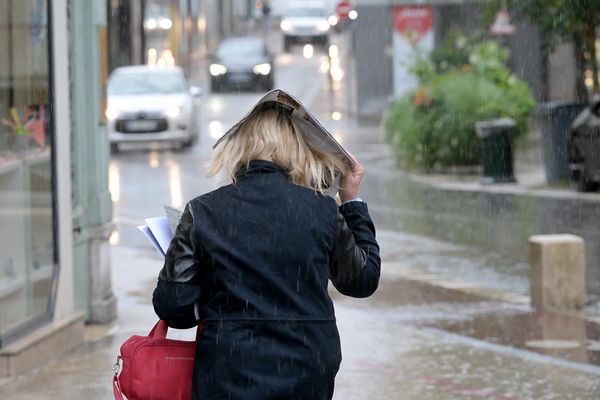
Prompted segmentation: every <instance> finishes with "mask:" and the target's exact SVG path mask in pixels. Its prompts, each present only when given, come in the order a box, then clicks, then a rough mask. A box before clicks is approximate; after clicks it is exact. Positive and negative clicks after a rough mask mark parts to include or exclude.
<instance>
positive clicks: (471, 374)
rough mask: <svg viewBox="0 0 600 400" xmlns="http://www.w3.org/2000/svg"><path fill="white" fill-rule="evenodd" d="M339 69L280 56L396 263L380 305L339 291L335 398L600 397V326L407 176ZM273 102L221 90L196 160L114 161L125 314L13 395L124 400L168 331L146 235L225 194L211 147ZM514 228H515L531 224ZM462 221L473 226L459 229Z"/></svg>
mask: <svg viewBox="0 0 600 400" xmlns="http://www.w3.org/2000/svg"><path fill="white" fill-rule="evenodd" d="M341 44H342V42H340V45H341ZM340 53H341V54H340V57H341V60H342V61H343V60H344V57H345V54H344V52H343V51H341V52H340ZM325 62H327V63H329V62H330V60H329V58H328V57H327V56H325V55H324V54H323V53H322V52H316V53H315V56H313V58H310V59H307V58H304V57H303V56H302V49H300V48H297V49H295V50H294V51H293V52H292V53H291V54H287V55H280V56H279V57H278V59H277V67H278V74H277V82H278V83H279V84H282V86H284V87H285V88H286V89H289V90H290V91H291V92H292V93H294V94H297V95H298V97H300V98H301V99H302V100H303V101H305V102H306V104H308V105H309V108H310V109H311V110H313V111H315V113H316V114H317V116H318V117H319V118H320V119H321V120H322V121H323V122H324V123H325V124H326V126H328V127H329V128H330V129H331V131H332V132H333V133H334V134H335V135H336V137H337V138H338V139H339V140H340V141H341V142H342V143H343V144H344V145H345V146H347V147H348V149H349V150H350V151H352V152H354V153H355V154H356V155H357V156H358V157H359V158H360V159H361V161H362V162H363V164H364V165H365V168H366V171H367V175H366V177H365V181H364V185H363V190H362V193H361V197H363V198H364V199H365V200H366V201H367V202H368V204H369V208H370V210H371V212H372V215H373V218H374V220H375V223H376V226H377V228H378V240H379V242H380V246H381V249H382V259H383V264H382V269H383V271H382V280H381V285H380V288H379V290H378V291H377V293H376V294H375V295H374V296H372V297H371V298H369V299H351V298H348V297H344V296H342V295H339V294H338V293H336V292H335V291H334V290H332V292H331V294H332V297H333V298H334V301H335V306H336V314H337V318H338V326H339V329H340V336H341V339H342V351H343V362H342V365H341V369H340V372H339V374H338V378H337V381H336V391H335V399H336V400H342V399H343V400H358V399H361V400H362V399H503V400H508V399H511V400H513V399H536V400H537V399H598V398H600V325H599V322H594V321H592V320H591V319H585V318H582V316H581V315H555V314H550V313H543V314H542V313H537V312H534V311H533V310H531V309H530V307H529V299H528V282H527V278H526V276H527V265H526V264H525V263H523V262H522V261H521V260H520V258H519V257H518V256H515V257H508V256H506V254H505V253H504V252H501V251H495V250H494V245H493V244H494V243H495V242H499V241H507V242H509V241H511V240H513V239H511V237H510V236H511V233H512V232H511V230H510V227H509V226H506V227H504V228H500V227H498V228H497V230H496V231H492V230H484V231H477V230H476V229H477V228H474V227H473V225H474V223H473V222H472V221H471V217H470V216H466V215H470V214H469V210H470V208H471V205H469V203H463V205H462V206H460V200H458V199H452V198H451V197H450V196H443V195H440V194H439V192H436V193H433V194H431V197H429V196H428V194H427V193H428V192H427V190H426V187H425V188H424V187H423V186H420V185H418V184H415V183H414V182H413V181H411V180H410V179H407V177H406V176H405V175H404V174H402V173H400V172H399V171H398V170H397V169H396V168H395V166H394V157H393V155H392V154H391V151H390V149H389V148H388V146H387V145H385V144H384V142H383V140H382V135H381V132H380V131H379V129H378V127H377V126H372V125H363V124H361V123H359V122H358V121H356V120H354V119H353V110H352V109H351V107H350V104H351V102H348V101H347V98H348V97H347V93H348V92H347V86H345V85H344V84H345V81H344V80H342V81H341V82H338V85H337V87H334V86H335V85H334V84H335V82H333V81H332V80H330V79H329V78H327V74H326V72H327V71H326V70H325V73H322V72H320V71H321V70H322V69H323V68H324V67H323V65H324V63H325ZM342 65H344V64H343V63H342ZM346 71H348V70H346ZM196 79H198V80H199V81H200V82H202V81H203V80H205V79H206V77H202V76H198V77H196ZM283 83H285V85H283ZM259 96H260V94H259V93H244V94H237V93H223V94H218V95H208V94H207V95H206V96H205V98H204V104H205V107H204V109H203V112H202V114H201V116H200V118H201V122H202V127H203V128H204V129H203V131H202V133H203V137H202V140H201V141H200V143H199V144H197V145H196V146H195V147H194V148H192V149H190V150H189V151H183V152H175V151H171V150H168V149H159V148H154V149H150V150H148V149H144V150H133V151H127V152H123V153H120V154H117V155H115V156H113V158H112V160H111V165H110V175H111V179H110V180H111V193H112V195H113V200H114V216H115V222H116V224H117V230H116V231H115V233H114V234H113V236H112V237H111V243H112V244H113V246H112V248H111V252H112V264H111V265H112V273H113V281H114V291H115V295H116V296H117V299H118V315H119V317H118V319H117V320H116V321H114V323H112V324H107V325H102V326H88V327H87V328H86V341H85V343H84V344H83V345H82V346H80V347H79V348H78V349H76V350H75V351H73V352H71V353H69V354H66V355H64V356H62V357H60V358H59V359H57V360H55V361H54V362H52V363H51V364H49V365H46V366H42V367H40V369H39V370H37V371H34V372H33V373H31V374H28V375H25V376H21V377H19V378H18V379H15V380H13V381H11V382H8V383H6V384H4V385H2V386H0V398H1V399H3V400H17V399H18V400H29V399H36V400H39V399H55V398H69V399H70V398H73V399H75V398H86V399H88V400H96V399H98V400H99V399H108V398H112V388H111V379H112V365H113V363H114V361H115V358H116V355H117V354H118V349H119V346H120V344H121V343H122V342H123V341H124V340H126V339H127V337H129V336H130V335H133V334H145V333H147V332H148V331H149V330H150V328H151V327H152V326H153V324H154V323H155V322H156V316H155V314H154V312H153V310H152V306H151V301H150V299H151V293H152V290H153V288H154V285H155V283H156V277H157V274H158V271H159V270H160V268H161V266H162V260H161V259H160V257H159V256H158V255H156V254H155V252H154V250H153V249H152V247H151V246H150V245H149V244H148V243H147V242H146V240H145V239H144V238H143V237H142V236H141V234H140V233H139V232H138V231H137V229H136V226H137V225H139V224H140V223H141V221H142V220H143V219H144V218H146V217H150V216H155V215H160V214H161V213H162V205H163V204H169V205H172V206H175V207H182V206H183V205H184V203H185V202H186V201H187V199H190V198H192V197H194V196H197V195H199V194H202V193H204V192H207V191H209V190H211V189H213V188H215V187H217V186H218V185H219V180H218V179H206V178H203V176H204V172H205V165H204V162H205V161H206V160H207V159H208V157H209V155H210V152H211V146H212V144H213V143H214V142H215V140H216V139H217V138H218V137H219V135H220V134H222V133H223V132H224V129H227V128H228V127H229V126H231V125H232V124H233V123H234V122H236V121H237V119H238V118H239V117H240V116H241V115H243V114H244V113H245V112H246V111H247V110H248V109H249V108H250V106H251V105H252V104H253V103H254V102H255V101H256V100H257V99H258V97H259ZM415 191H420V193H419V195H415ZM448 204H451V205H452V207H453V210H452V212H448V210H446V209H445V207H446V205H448ZM431 210H434V211H437V212H431ZM430 214H431V215H430ZM525 217H527V215H525ZM513 218H514V219H513V221H512V222H511V223H512V224H526V223H527V221H529V220H530V219H527V218H526V219H524V220H521V219H518V218H517V217H513ZM454 225H459V226H461V228H460V229H459V228H456V229H457V230H452V229H449V228H448V226H454ZM470 229H473V232H472V233H471V235H472V237H476V236H478V235H479V236H481V240H482V241H487V242H488V243H489V244H490V245H489V246H478V245H474V244H473V243H472V242H471V241H469V240H460V238H458V240H449V239H451V238H449V236H452V235H451V233H452V232H455V233H454V234H458V233H457V232H469V231H470ZM454 239H457V238H454ZM193 335H194V332H193V330H186V331H172V332H170V337H176V338H186V339H192V338H193Z"/></svg>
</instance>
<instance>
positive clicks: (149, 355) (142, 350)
mask: <svg viewBox="0 0 600 400" xmlns="http://www.w3.org/2000/svg"><path fill="white" fill-rule="evenodd" d="M167 330H168V326H167V323H166V322H165V321H163V320H160V321H158V322H157V323H156V325H154V328H152V330H151V331H150V334H149V335H148V336H138V335H135V336H132V337H130V338H129V339H127V340H126V341H125V342H124V343H123V344H122V345H121V351H120V353H121V354H120V355H119V356H118V357H117V363H116V364H115V376H114V378H113V391H114V394H115V399H116V400H123V395H125V396H126V398H127V399H129V400H149V399H152V400H190V399H191V398H192V371H193V369H194V358H195V353H196V342H195V341H194V342H191V341H184V340H173V339H167ZM201 330H202V327H201V325H200V326H198V330H197V333H196V339H197V338H198V335H199V334H200V331H201ZM119 372H120V373H119Z"/></svg>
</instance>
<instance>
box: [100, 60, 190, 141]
mask: <svg viewBox="0 0 600 400" xmlns="http://www.w3.org/2000/svg"><path fill="white" fill-rule="evenodd" d="M200 94H201V90H200V88H199V87H196V86H189V85H188V83H187V81H186V79H185V76H184V73H183V70H182V69H181V68H179V67H172V68H157V67H149V66H130V67H120V68H117V69H115V70H114V71H113V72H112V73H111V75H110V77H109V79H108V96H107V106H108V107H107V109H106V118H107V121H108V122H107V130H108V138H109V141H110V144H111V150H113V151H118V150H119V145H120V144H123V143H144V142H146V143H148V142H154V141H158V142H168V143H171V144H174V145H177V146H178V147H187V146H191V145H192V144H193V143H194V142H195V141H196V140H198V137H199V123H198V117H197V112H198V108H199V97H200Z"/></svg>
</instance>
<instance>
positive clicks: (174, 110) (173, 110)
mask: <svg viewBox="0 0 600 400" xmlns="http://www.w3.org/2000/svg"><path fill="white" fill-rule="evenodd" d="M165 114H167V117H170V118H175V117H177V116H178V115H179V114H181V107H178V106H170V107H169V108H167V109H166V110H165Z"/></svg>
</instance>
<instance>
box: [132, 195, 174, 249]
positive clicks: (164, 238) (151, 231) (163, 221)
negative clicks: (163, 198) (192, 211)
mask: <svg viewBox="0 0 600 400" xmlns="http://www.w3.org/2000/svg"><path fill="white" fill-rule="evenodd" d="M164 209H165V215H164V216H162V217H154V218H146V219H145V220H144V221H145V222H146V224H144V225H140V226H138V229H139V230H140V231H142V233H143V234H144V236H146V238H148V240H149V241H150V243H152V245H153V246H154V248H155V249H156V251H157V252H158V254H160V255H161V256H163V257H164V256H165V254H167V250H168V249H169V244H170V243H171V239H173V235H174V234H175V229H177V225H178V224H179V220H180V219H181V214H182V213H183V212H182V211H181V210H178V209H176V208H173V207H169V206H164Z"/></svg>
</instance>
